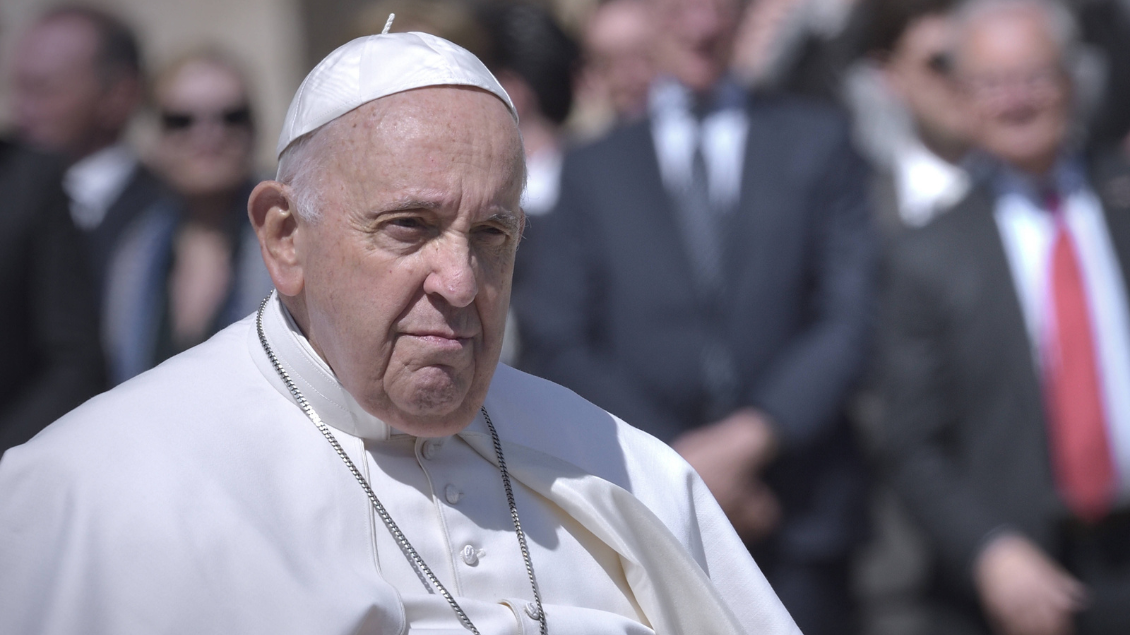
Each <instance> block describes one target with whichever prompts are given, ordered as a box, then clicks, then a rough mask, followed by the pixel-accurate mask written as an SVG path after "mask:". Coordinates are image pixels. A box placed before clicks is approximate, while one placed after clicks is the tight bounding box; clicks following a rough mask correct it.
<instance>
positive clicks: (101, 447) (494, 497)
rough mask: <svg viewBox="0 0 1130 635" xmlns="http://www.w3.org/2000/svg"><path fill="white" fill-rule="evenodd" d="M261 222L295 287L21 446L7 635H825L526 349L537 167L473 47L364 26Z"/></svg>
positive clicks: (8, 564) (1, 475) (287, 142)
mask: <svg viewBox="0 0 1130 635" xmlns="http://www.w3.org/2000/svg"><path fill="white" fill-rule="evenodd" d="M279 153H280V168H279V178H278V180H276V181H266V182H264V183H262V184H260V185H259V186H258V187H257V188H256V189H255V191H254V192H253V193H252V195H251V199H250V201H249V204H248V210H249V216H250V219H251V222H252V224H253V225H254V227H255V230H256V232H257V234H258V237H259V241H260V246H261V250H262V254H263V258H264V260H265V262H266V264H267V267H268V269H269V270H270V273H271V277H272V278H273V280H274V283H275V287H276V292H275V293H273V294H272V295H271V297H269V298H268V299H267V300H266V301H265V302H264V304H263V306H262V307H261V308H260V310H259V311H258V312H257V313H256V314H253V315H251V316H249V317H248V318H247V319H245V320H243V321H242V322H239V323H237V324H235V325H233V326H232V327H230V328H228V329H226V330H224V331H222V332H221V333H219V334H218V335H216V336H215V337H214V338H212V339H211V340H209V341H208V342H206V343H204V344H202V345H200V346H198V347H196V348H194V349H191V350H189V351H187V352H186V353H184V354H182V355H179V356H177V357H175V358H173V359H171V360H169V361H168V362H166V363H164V364H162V365H161V366H159V367H158V368H156V369H155V370H153V371H150V372H148V373H145V374H143V375H141V376H139V377H137V378H136V379H134V380H132V381H129V382H127V383H125V384H123V385H122V386H119V387H118V388H116V389H114V390H112V391H110V392H109V393H105V394H103V395H101V396H99V397H96V398H94V399H92V400H91V401H89V402H88V403H86V404H85V405H83V406H82V407H80V408H79V409H77V410H75V411H73V412H72V413H70V414H69V415H67V416H66V417H64V418H63V419H61V420H59V421H58V422H56V423H55V424H54V425H52V426H50V427H49V428H48V429H47V430H45V431H44V432H42V433H41V434H40V435H39V436H37V437H36V438H35V439H33V440H32V441H31V442H29V443H27V444H26V445H24V446H20V447H17V448H14V449H12V450H10V451H9V452H8V453H7V454H6V455H5V456H4V457H3V460H2V461H0V633H5V634H10V635H16V634H23V633H85V634H103V633H105V634H110V633H114V634H131V633H271V634H286V633H319V634H338V633H341V634H345V633H374V634H376V633H380V634H391V633H455V632H466V631H471V632H475V633H483V634H487V633H538V632H540V633H547V632H548V633H553V634H555V635H556V634H566V633H572V634H578V635H580V634H584V635H596V634H602V633H631V634H637V633H638V634H644V633H664V634H679V633H683V634H691V633H726V634H737V633H757V634H774V635H775V634H782V635H783V634H793V633H798V632H799V631H798V630H797V629H796V626H795V625H794V624H793V621H792V619H791V618H790V617H789V615H788V613H787V612H786V611H785V610H784V608H783V607H782V606H781V604H780V602H779V601H778V600H777V598H776V596H775V594H774V593H773V591H772V589H770V588H769V586H768V585H767V583H766V582H765V579H764V578H763V577H762V575H761V573H760V571H759V570H758V568H757V566H756V565H755V564H754V563H753V561H752V560H751V559H750V558H749V556H748V555H747V554H746V550H745V549H744V548H743V546H742V544H741V543H740V541H739V540H738V538H737V536H736V535H735V533H734V531H733V530H732V529H731V527H730V526H729V524H728V523H727V521H726V519H725V517H724V516H723V515H722V513H721V512H720V511H719V508H718V506H717V504H716V503H715V501H714V500H713V498H711V496H710V494H709V492H708V491H707V490H706V488H705V487H704V486H703V484H702V482H701V481H700V480H699V478H698V477H697V476H696V475H695V473H694V472H693V471H692V470H691V469H690V468H689V467H688V466H687V465H686V464H685V463H684V462H683V461H682V460H681V459H680V458H678V457H677V456H676V455H675V454H674V453H673V452H671V451H670V450H669V449H667V447H666V446H664V445H663V444H662V443H660V442H658V441H656V440H655V439H653V438H651V437H649V436H648V435H646V434H644V433H642V432H640V431H638V430H636V429H634V428H632V427H630V426H628V425H626V424H625V423H623V422H621V421H619V420H617V419H616V418H615V417H613V416H611V415H610V414H608V413H606V412H604V411H601V410H599V409H598V408H596V407H594V406H592V405H591V404H589V403H587V402H585V401H584V400H582V399H581V398H579V397H577V396H576V395H574V394H573V393H571V392H569V391H567V390H565V389H563V388H560V387H558V386H556V385H553V384H550V383H547V382H545V381H542V380H539V379H537V378H534V377H530V376H528V375H524V374H522V373H520V372H517V371H515V370H512V369H510V368H507V367H505V366H499V365H498V356H499V351H500V347H501V343H502V342H501V339H502V332H503V326H504V321H505V316H506V309H507V305H508V303H509V296H510V276H511V270H512V267H513V264H514V255H515V251H516V249H517V247H518V242H519V239H520V237H521V234H522V227H523V223H524V217H523V214H522V212H521V210H520V209H519V206H518V201H519V197H520V195H521V192H522V187H523V181H524V178H525V169H524V164H523V153H522V144H521V139H520V138H519V134H518V128H517V125H516V121H515V114H514V109H513V106H512V105H511V103H510V100H509V98H508V97H507V95H506V93H505V92H504V91H503V89H502V88H501V87H500V86H499V85H498V83H497V82H496V81H495V79H494V78H493V77H492V76H491V75H490V73H489V72H488V71H487V70H486V69H485V68H484V67H483V66H482V64H481V63H480V62H479V61H478V60H477V59H476V58H475V57H474V56H472V55H471V54H470V53H468V52H466V51H464V50H463V49H460V48H458V47H456V46H454V45H452V44H451V43H449V42H446V41H444V40H441V39H439V38H435V37H432V36H428V35H424V34H418V33H398V34H382V35H377V36H370V37H367V38H362V39H359V40H355V41H353V42H351V43H349V44H346V45H345V46H343V47H342V48H340V49H338V50H337V51H335V52H334V53H332V54H331V55H330V56H329V57H327V58H326V59H325V60H324V61H323V62H322V63H321V64H320V65H319V66H318V67H317V68H315V69H314V70H313V71H312V72H311V74H310V75H309V76H308V77H307V79H306V81H305V82H304V83H303V85H302V86H301V88H299V91H298V94H297V95H296V96H295V98H294V101H293V103H292V104H291V107H290V111H289V113H288V115H287V120H286V124H285V127H284V129H283V132H282V136H281V139H280V142H279Z"/></svg>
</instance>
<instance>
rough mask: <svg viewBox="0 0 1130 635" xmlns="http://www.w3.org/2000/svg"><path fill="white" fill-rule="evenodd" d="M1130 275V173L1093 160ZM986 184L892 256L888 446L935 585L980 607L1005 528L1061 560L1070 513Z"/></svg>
mask: <svg viewBox="0 0 1130 635" xmlns="http://www.w3.org/2000/svg"><path fill="white" fill-rule="evenodd" d="M1090 175H1091V183H1092V187H1093V188H1094V189H1095V191H1096V193H1097V194H1098V195H1099V197H1100V198H1101V199H1102V201H1103V205H1104V211H1105V215H1106V221H1107V225H1108V228H1109V230H1110V235H1111V238H1112V239H1113V242H1114V246H1115V250H1116V252H1117V254H1118V258H1119V260H1120V264H1121V268H1122V275H1123V277H1124V279H1127V280H1130V268H1128V266H1130V171H1126V169H1125V168H1123V167H1109V168H1103V169H1099V170H1095V169H1092V170H1091V173H1090ZM994 207H995V199H994V196H993V195H992V194H990V192H989V189H988V188H987V187H986V186H985V185H981V186H979V187H977V188H975V189H974V190H973V191H972V192H971V193H970V195H969V196H968V197H967V198H966V199H965V200H964V201H962V202H961V203H959V204H958V205H957V206H956V207H955V208H954V209H953V210H951V211H949V212H947V213H946V214H944V215H943V216H941V217H939V218H938V219H937V220H935V221H934V222H933V223H931V224H930V225H928V226H926V227H925V228H923V229H921V230H917V231H911V232H908V233H906V234H904V235H903V236H902V238H901V240H900V241H899V243H898V244H897V245H896V247H895V248H894V250H893V253H892V256H891V260H890V263H889V264H888V266H887V271H886V276H885V277H886V281H887V283H886V284H885V294H884V295H885V300H884V322H885V324H884V327H885V328H884V329H883V333H884V337H883V340H884V341H883V347H882V348H883V371H884V376H885V380H884V395H885V401H886V409H887V412H886V416H885V422H884V425H883V432H884V435H885V440H884V446H885V447H884V454H885V459H886V464H887V467H888V468H889V471H890V477H891V478H892V479H893V482H894V485H895V486H896V488H897V489H898V490H899V491H900V493H901V494H902V496H903V497H904V498H905V499H906V502H907V504H908V506H909V508H910V511H911V512H912V514H914V515H915V516H916V517H917V519H918V520H919V521H920V522H921V524H922V525H923V527H924V528H925V529H926V530H927V532H928V534H929V535H930V537H931V538H932V539H933V542H934V543H935V544H936V546H937V549H938V559H939V564H940V571H939V572H938V573H939V577H940V579H939V580H938V582H939V588H938V591H939V592H940V593H941V594H942V595H944V596H947V597H948V598H949V599H951V600H956V601H958V602H965V603H966V604H967V606H968V607H969V608H972V607H973V606H974V605H973V601H974V598H975V595H974V589H973V585H972V567H973V562H974V559H975V557H976V556H977V554H978V553H979V551H980V549H981V547H982V546H984V543H985V540H986V538H987V537H988V536H989V535H990V534H991V533H992V532H993V531H994V530H997V529H1000V528H1010V529H1013V530H1018V531H1020V532H1023V533H1024V534H1025V535H1027V536H1028V537H1029V538H1031V539H1032V540H1034V541H1035V542H1037V543H1038V544H1039V545H1040V546H1041V547H1043V548H1044V549H1045V550H1046V551H1047V552H1048V553H1049V554H1051V555H1052V556H1053V557H1055V556H1056V554H1057V552H1058V550H1059V548H1060V539H1061V535H1060V530H1061V529H1062V523H1063V522H1064V521H1065V520H1066V519H1067V518H1068V517H1069V513H1068V511H1067V509H1066V507H1065V506H1064V505H1063V503H1062V502H1061V501H1060V500H1059V498H1058V496H1057V495H1056V492H1055V489H1054V484H1053V480H1052V473H1051V467H1050V461H1049V455H1048V446H1047V437H1046V425H1047V424H1046V419H1045V412H1044V402H1043V396H1042V392H1041V387H1040V380H1039V378H1038V375H1037V369H1036V367H1035V361H1034V359H1033V353H1032V346H1031V344H1030V342H1029V339H1028V333H1027V329H1026V327H1025V323H1024V317H1023V313H1022V309H1021V307H1020V301H1019V299H1018V296H1017V293H1016V289H1015V286H1014V283H1013V280H1012V274H1011V272H1010V269H1009V263H1008V259H1007V255H1006V253H1005V251H1004V245H1003V243H1002V241H1001V236H1000V233H999V231H998V229H997V225H996V222H995V220H994Z"/></svg>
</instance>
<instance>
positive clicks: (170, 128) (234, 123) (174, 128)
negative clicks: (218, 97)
mask: <svg viewBox="0 0 1130 635" xmlns="http://www.w3.org/2000/svg"><path fill="white" fill-rule="evenodd" d="M208 121H210V122H217V123H220V124H223V126H224V127H225V128H250V127H251V108H250V107H249V106H237V107H235V108H229V109H227V110H223V111H220V112H211V113H192V112H176V111H171V110H166V111H164V112H162V113H161V127H163V128H164V129H165V131H166V132H181V131H184V130H188V129H189V128H192V127H194V126H196V125H197V124H198V123H203V122H208Z"/></svg>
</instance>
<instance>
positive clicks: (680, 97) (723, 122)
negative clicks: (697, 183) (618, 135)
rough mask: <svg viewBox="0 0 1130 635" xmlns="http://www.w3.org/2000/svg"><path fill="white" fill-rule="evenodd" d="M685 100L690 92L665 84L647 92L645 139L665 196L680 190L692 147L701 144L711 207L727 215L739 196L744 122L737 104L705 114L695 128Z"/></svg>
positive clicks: (685, 179) (668, 81)
mask: <svg viewBox="0 0 1130 635" xmlns="http://www.w3.org/2000/svg"><path fill="white" fill-rule="evenodd" d="M734 89H737V87H736V86H734ZM691 101H692V95H691V93H690V91H689V90H687V89H686V88H685V87H683V86H682V85H681V84H679V83H678V82H675V81H674V80H671V79H660V80H657V81H656V82H655V83H654V84H653V86H652V88H651V93H650V97H649V107H650V110H651V136H652V138H653V139H654V141H655V152H656V158H657V159H658V160H659V172H660V175H661V176H662V178H663V185H664V187H666V188H667V191H668V192H679V191H683V190H685V189H686V187H687V183H688V181H689V180H690V178H691V170H692V168H691V165H692V163H693V161H694V153H695V147H696V146H697V145H699V144H701V147H702V158H703V160H704V161H705V162H706V173H707V183H708V191H709V192H710V200H711V203H712V204H713V205H714V207H715V209H718V210H720V211H728V210H730V209H732V208H733V206H734V204H735V203H737V201H738V196H739V195H740V194H741V184H742V167H743V165H744V163H745V143H746V135H747V133H748V132H749V117H748V116H747V115H746V112H745V110H744V108H742V107H741V105H740V104H739V103H732V104H725V105H723V106H722V107H720V108H718V109H716V110H714V111H712V112H710V114H708V115H707V116H706V117H703V120H702V123H701V124H700V123H699V122H698V121H696V120H695V117H694V116H693V115H692V114H691Z"/></svg>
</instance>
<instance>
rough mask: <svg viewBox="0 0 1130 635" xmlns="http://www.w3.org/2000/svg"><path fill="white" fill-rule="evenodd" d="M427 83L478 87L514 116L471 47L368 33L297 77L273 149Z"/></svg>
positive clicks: (506, 98) (434, 39)
mask: <svg viewBox="0 0 1130 635" xmlns="http://www.w3.org/2000/svg"><path fill="white" fill-rule="evenodd" d="M426 86H474V87H476V88H481V89H483V90H485V91H488V92H491V93H493V94H495V95H497V96H498V98H499V99H501V100H502V101H503V103H505V104H506V107H507V108H508V109H510V114H511V116H513V117H514V120H515V121H517V119H518V115H517V113H516V112H515V111H514V104H513V103H512V102H511V101H510V96H509V95H507V94H506V91H505V90H503V89H502V86H501V85H500V84H499V83H498V80H497V79H495V78H494V75H492V74H491V72H490V71H488V70H487V67H486V66H484V65H483V63H482V62H480V61H479V58H477V57H475V56H474V55H473V54H472V53H471V52H470V51H467V50H466V49H464V48H462V47H459V46H456V45H455V44H452V43H451V42H448V41H447V40H445V39H443V38H439V37H436V36H434V35H429V34H427V33H415V32H413V33H385V34H381V35H369V36H366V37H360V38H357V39H356V40H353V41H352V42H349V43H347V44H343V45H342V46H340V47H338V49H337V50H335V51H334V52H333V53H330V54H329V55H327V56H326V58H325V59H324V60H322V61H321V62H320V63H319V64H318V65H317V66H315V67H314V70H312V71H310V74H309V75H307V76H306V79H304V80H303V81H302V85H301V86H299V87H298V92H297V93H295V95H294V100H293V101H291V102H290V108H289V109H288V110H287V112H286V120H285V121H284V122H283V128H282V133H281V134H280V135H279V145H278V154H279V155H282V153H283V150H286V148H287V146H289V145H290V144H291V143H293V142H294V140H295V139H297V138H299V137H301V136H302V135H304V134H306V133H308V132H312V131H314V130H317V129H318V128H320V127H322V126H324V125H325V124H327V123H329V122H331V121H333V120H334V119H337V118H338V117H340V116H342V115H344V114H345V113H347V112H349V111H351V110H353V109H354V108H357V107H358V106H361V105H363V104H366V103H368V102H370V101H373V100H374V99H380V98H381V97H387V96H389V95H392V94H394V93H400V92H404V91H406V90H411V89H413V88H424V87H426Z"/></svg>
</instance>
